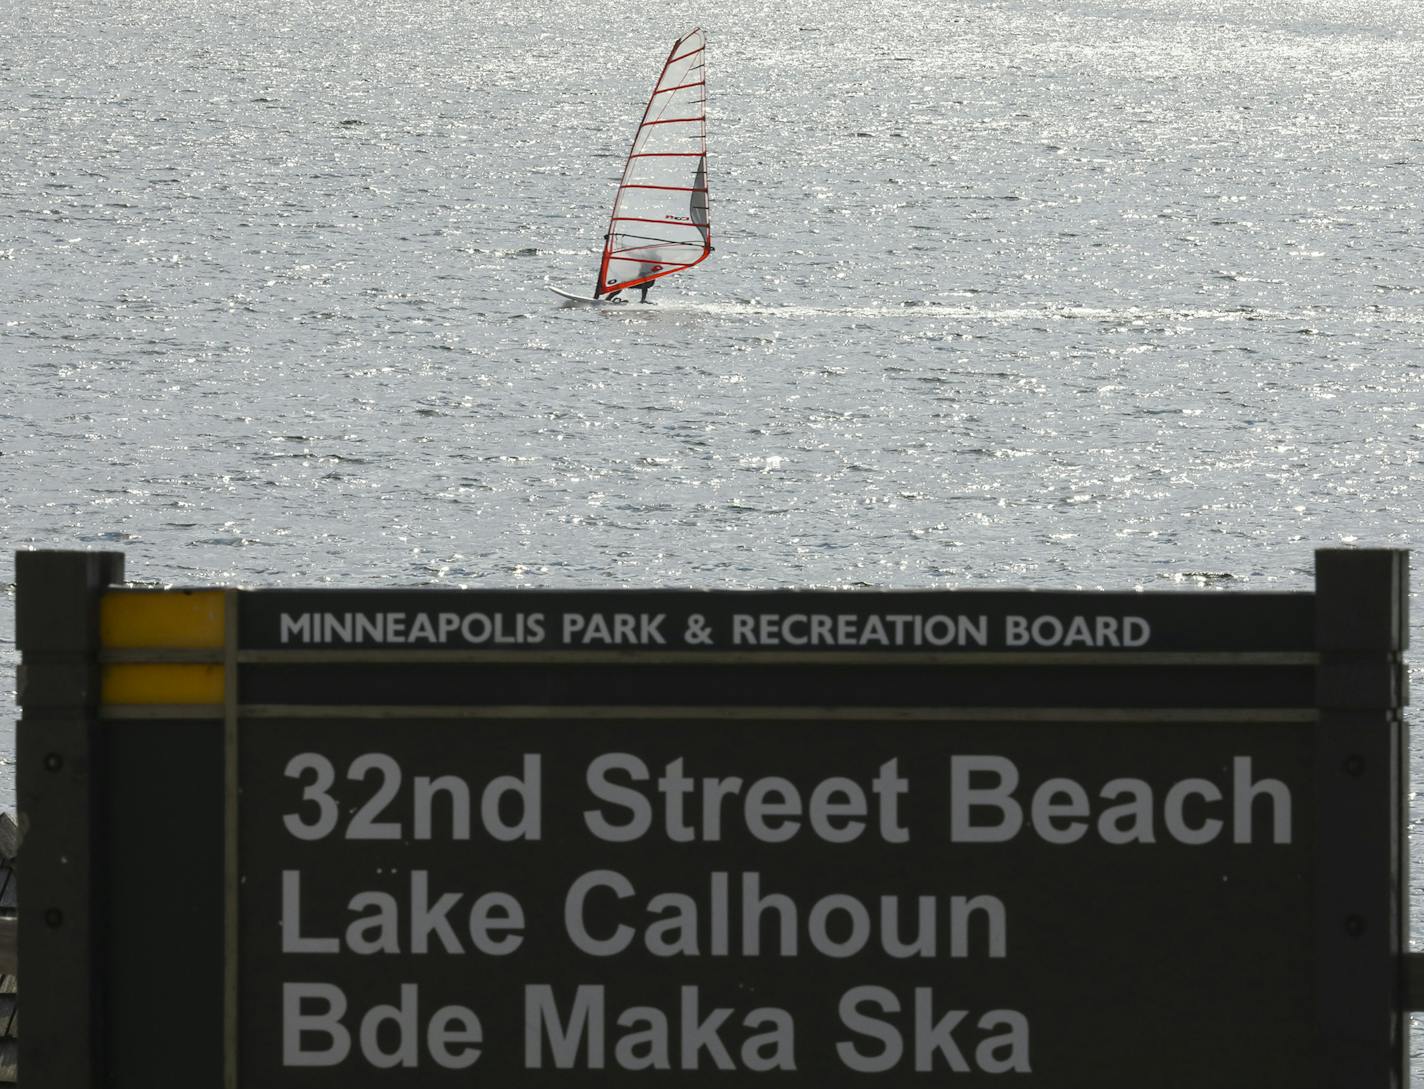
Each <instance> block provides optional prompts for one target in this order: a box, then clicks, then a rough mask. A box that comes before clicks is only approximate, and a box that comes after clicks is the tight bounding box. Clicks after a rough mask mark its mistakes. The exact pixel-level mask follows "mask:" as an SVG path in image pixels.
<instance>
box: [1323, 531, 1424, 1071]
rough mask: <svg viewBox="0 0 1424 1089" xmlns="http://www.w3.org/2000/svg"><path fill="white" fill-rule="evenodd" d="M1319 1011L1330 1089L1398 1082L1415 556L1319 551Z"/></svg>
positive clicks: (1403, 1054) (1402, 1063)
mask: <svg viewBox="0 0 1424 1089" xmlns="http://www.w3.org/2000/svg"><path fill="white" fill-rule="evenodd" d="M1315 579H1316V590H1315V599H1316V613H1315V641H1316V647H1317V649H1318V651H1319V654H1320V664H1319V667H1318V671H1317V675H1316V705H1317V707H1318V709H1319V727H1318V730H1317V736H1318V738H1319V741H1318V744H1317V749H1316V753H1317V764H1316V767H1317V783H1318V790H1319V795H1320V797H1319V799H1318V801H1319V806H1318V809H1317V812H1319V813H1320V814H1321V819H1320V821H1319V823H1318V826H1317V827H1316V829H1315V834H1316V837H1317V841H1318V846H1317V851H1318V854H1319V858H1320V866H1321V872H1322V874H1324V875H1327V876H1326V878H1325V879H1324V880H1322V881H1321V882H1320V885H1319V892H1318V895H1317V898H1316V916H1317V920H1316V927H1317V942H1318V946H1317V948H1318V950H1319V957H1320V971H1319V975H1318V979H1319V981H1320V982H1319V986H1320V993H1319V995H1318V1008H1319V1010H1320V1017H1321V1025H1322V1027H1323V1028H1324V1030H1325V1032H1326V1035H1327V1041H1326V1046H1327V1062H1328V1072H1327V1081H1326V1083H1325V1084H1328V1085H1329V1086H1331V1087H1332V1089H1333V1087H1338V1089H1350V1087H1352V1086H1360V1085H1372V1086H1373V1085H1390V1086H1396V1087H1397V1086H1402V1085H1404V1083H1405V1077H1406V1070H1405V1067H1406V1065H1407V1046H1406V1045H1407V1042H1408V1041H1407V1040H1405V1039H1402V1038H1401V1037H1402V1036H1403V1035H1404V1017H1403V1014H1402V1010H1403V1008H1404V988H1403V969H1404V960H1403V956H1402V954H1403V952H1404V950H1405V949H1406V948H1407V940H1406V934H1405V927H1406V918H1405V917H1406V914H1407V913H1406V912H1405V910H1404V907H1405V895H1406V890H1407V888H1408V884H1407V882H1406V881H1405V860H1406V857H1407V856H1406V851H1405V838H1404V829H1405V828H1406V827H1407V822H1406V817H1405V812H1404V807H1405V804H1406V794H1407V791H1406V790H1405V789H1404V777H1405V776H1407V774H1408V762H1407V757H1406V755H1405V740H1406V739H1405V734H1404V729H1403V724H1402V709H1403V705H1404V702H1405V693H1404V691H1403V684H1402V678H1403V669H1402V668H1401V666H1400V656H1401V653H1402V652H1403V650H1404V648H1405V646H1406V644H1407V638H1408V636H1407V632H1408V624H1407V614H1408V581H1409V553H1408V552H1405V551H1396V550H1384V549H1380V550H1368V551H1367V550H1355V549H1321V550H1320V551H1317V552H1316V554H1315ZM1347 995H1349V996H1354V997H1353V998H1350V999H1346V998H1345V996H1347Z"/></svg>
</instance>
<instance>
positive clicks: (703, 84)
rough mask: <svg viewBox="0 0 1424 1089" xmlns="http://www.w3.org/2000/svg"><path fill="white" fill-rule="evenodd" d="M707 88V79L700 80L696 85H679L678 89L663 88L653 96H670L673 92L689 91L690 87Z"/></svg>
mask: <svg viewBox="0 0 1424 1089" xmlns="http://www.w3.org/2000/svg"><path fill="white" fill-rule="evenodd" d="M706 86H707V81H706V80H705V79H699V80H698V81H697V82H696V83H679V84H678V85H677V86H676V87H663V88H662V89H660V90H657V91H654V92H653V96H654V97H657V96H658V95H665V94H669V93H671V92H672V91H685V90H687V89H688V88H689V87H706Z"/></svg>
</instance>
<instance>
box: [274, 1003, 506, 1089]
mask: <svg viewBox="0 0 1424 1089" xmlns="http://www.w3.org/2000/svg"><path fill="white" fill-rule="evenodd" d="M419 1002H420V997H419V988H418V987H417V986H416V985H415V984H414V983H402V984H401V985H400V999H399V1001H398V1002H397V1003H396V1004H395V1005H378V1006H372V1007H371V1009H369V1010H368V1011H366V1013H365V1014H364V1015H363V1016H362V1018H361V1022H360V1027H359V1028H358V1029H357V1033H356V1042H357V1045H358V1048H359V1051H360V1054H361V1058H362V1059H363V1060H364V1061H365V1062H366V1063H368V1064H370V1065H371V1066H374V1067H377V1068H378V1069H383V1070H389V1069H391V1068H393V1067H397V1066H401V1067H416V1066H419V1065H420V1058H421V1055H420V1042H421V1032H420V1008H419ZM313 1005H315V1007H316V1008H315V1009H313V1008H312V1007H313ZM349 1005H350V1003H349V1001H348V1000H347V997H346V992H345V991H343V990H342V989H341V988H340V987H337V986H336V985H335V984H331V983H284V984H283V985H282V1065H284V1066H304V1067H319V1066H337V1065H339V1064H341V1063H343V1062H345V1061H346V1059H347V1057H348V1056H349V1055H350V1054H351V1050H352V1048H351V1044H352V1040H351V1030H350V1028H348V1027H347V1024H346V1021H345V1018H346V1011H347V1009H348V1008H349ZM383 1025H385V1026H389V1029H388V1031H386V1032H385V1033H382V1032H381V1028H382V1026H383ZM390 1030H394V1031H390ZM383 1036H384V1038H385V1041H386V1042H385V1043H383V1042H382V1037H383ZM483 1037H484V1034H483V1029H482V1027H481V1025H480V1019H479V1017H477V1016H476V1015H475V1012H474V1011H473V1010H470V1009H467V1008H465V1007H464V1006H444V1007H441V1008H440V1009H438V1010H436V1011H435V1013H433V1014H432V1015H431V1017H430V1021H429V1023H428V1024H427V1026H426V1030H425V1034H424V1038H425V1050H426V1052H427V1054H429V1056H430V1058H431V1059H433V1060H434V1061H435V1065H437V1066H441V1067H444V1068H445V1069H447V1070H464V1069H466V1068H467V1067H470V1066H473V1065H474V1063H475V1062H476V1060H478V1059H479V1057H480V1047H479V1045H480V1043H482V1042H483ZM392 1040H393V1041H394V1046H390V1045H391V1042H392Z"/></svg>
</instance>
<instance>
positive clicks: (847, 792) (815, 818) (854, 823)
mask: <svg viewBox="0 0 1424 1089" xmlns="http://www.w3.org/2000/svg"><path fill="white" fill-rule="evenodd" d="M651 778H652V773H651V772H650V771H649V770H648V765H647V764H645V763H644V762H643V761H642V760H641V759H639V758H638V757H636V756H634V755H632V754H631V753H607V754H605V755H603V756H600V757H598V758H597V759H595V760H594V761H593V762H592V763H590V764H589V766H588V777H587V781H588V789H589V791H590V793H592V794H593V796H594V797H595V798H597V799H598V800H599V801H600V802H604V803H605V805H604V806H602V807H600V808H597V809H589V810H585V812H584V823H585V824H586V825H587V827H588V829H589V831H591V832H592V833H593V834H594V835H595V836H597V837H598V838H599V839H601V840H604V841H606V842H608V843H627V842H629V841H631V840H637V839H642V838H643V837H644V836H646V835H648V833H649V832H650V831H651V830H652V829H653V827H654V805H653V802H652V801H651V800H649V798H648V797H647V794H646V792H645V791H644V790H642V789H639V788H637V787H635V786H633V785H625V783H626V784H634V783H647V782H649V781H650V780H651ZM619 780H623V781H621V782H620V781H619ZM654 785H655V787H656V794H657V795H658V796H659V802H660V805H661V808H662V821H661V822H660V824H659V827H660V831H661V832H662V833H663V834H664V835H666V836H667V838H668V839H670V840H672V841H673V842H674V843H691V842H693V841H696V840H703V841H706V842H716V841H717V840H720V839H721V838H722V836H723V830H724V824H725V823H726V822H727V821H728V820H729V819H730V820H732V821H735V823H736V824H738V825H739V826H740V827H741V828H745V829H746V830H747V831H749V832H750V833H751V834H752V835H753V836H754V837H756V838H757V839H759V840H761V841H762V842H763V843H782V842H785V841H786V840H789V839H792V838H793V837H795V836H796V835H798V834H799V833H800V832H801V831H802V829H803V828H804V827H805V826H806V825H807V824H809V826H810V830H811V833H812V835H815V836H816V837H818V838H820V839H823V840H825V841H827V842H828V843H849V842H851V841H852V840H855V839H858V838H860V836H861V834H862V833H863V832H864V831H865V830H866V827H867V823H870V824H873V826H874V829H875V834H877V835H878V836H879V837H880V838H881V839H882V840H884V841H885V842H886V843H904V842H906V841H907V840H908V839H909V838H910V834H909V831H908V830H907V829H906V828H905V826H904V825H903V824H902V823H901V819H900V810H899V803H900V799H901V797H902V796H903V795H904V794H905V792H906V791H907V790H908V789H909V783H908V782H907V781H906V780H905V779H904V778H902V777H901V776H900V774H899V761H897V760H889V761H887V762H886V763H884V764H882V765H881V767H880V771H879V772H878V773H877V774H876V776H875V778H874V779H872V780H871V782H870V793H872V794H874V795H875V796H876V798H877V804H876V806H875V817H874V819H873V820H871V818H870V817H869V814H870V803H869V801H868V799H867V797H866V792H865V789H864V788H863V787H861V786H860V784H858V783H856V782H855V781H854V780H852V779H847V778H844V777H842V776H833V777H831V778H829V779H826V780H824V781H823V782H821V783H819V784H817V786H816V787H815V788H814V789H813V790H812V791H811V796H810V799H809V802H808V801H806V800H803V798H802V792H801V790H800V789H798V788H797V787H796V785H795V784H794V783H792V782H791V781H790V780H789V779H784V778H782V777H780V776H775V775H770V776H765V777H763V778H760V779H753V780H751V781H750V782H748V781H745V780H743V779H742V777H741V776H736V775H733V776H726V777H723V778H718V777H713V776H709V777H704V778H701V779H694V778H691V777H689V776H687V775H685V774H683V761H682V758H681V757H678V758H677V759H675V760H671V761H669V762H668V763H667V765H666V766H665V767H664V770H663V774H662V775H661V776H659V777H658V779H657V782H656V783H655V784H654ZM733 799H735V800H733ZM699 803H700V804H699ZM738 803H740V804H738ZM729 809H730V811H731V814H732V816H731V817H730V818H729V817H728V814H727V811H728V810H729ZM738 817H740V820H738V819H737V818H738Z"/></svg>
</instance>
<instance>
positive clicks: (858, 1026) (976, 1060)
mask: <svg viewBox="0 0 1424 1089" xmlns="http://www.w3.org/2000/svg"><path fill="white" fill-rule="evenodd" d="M901 1011H902V1006H901V1002H900V999H899V997H898V996H897V995H896V994H895V992H893V991H891V990H889V989H888V988H885V987H874V986H864V987H852V988H851V989H850V990H849V991H847V992H846V993H845V994H844V995H842V996H841V1003H840V1016H841V1023H842V1024H843V1025H845V1027H846V1028H848V1029H850V1030H851V1032H854V1033H855V1034H856V1035H858V1036H862V1037H869V1039H870V1040H872V1041H874V1044H873V1045H867V1044H864V1043H861V1042H858V1041H853V1040H843V1041H840V1042H839V1043H837V1044H836V1053H837V1054H838V1055H839V1056H840V1059H841V1062H843V1063H844V1064H845V1065H846V1066H847V1067H848V1068H849V1069H851V1070H855V1071H857V1072H858V1073H862V1074H880V1073H884V1072H885V1071H887V1070H893V1069H895V1068H896V1067H897V1066H900V1065H901V1063H902V1061H903V1060H904V1059H905V1032H904V1031H902V1029H901V1028H900V1027H899V1026H898V1025H896V1023H895V1022H894V1021H893V1020H890V1019H889V1016H890V1015H891V1014H899V1013H901ZM913 1016H914V1020H913V1022H912V1024H911V1025H910V1026H909V1035H910V1038H911V1044H912V1050H913V1059H912V1060H911V1062H910V1063H908V1064H906V1065H909V1066H911V1067H912V1068H913V1069H914V1070H915V1071H916V1072H917V1073H928V1072H929V1071H932V1070H944V1069H948V1070H951V1071H953V1072H954V1073H957V1074H968V1073H972V1072H974V1071H976V1070H977V1071H979V1072H981V1073H985V1074H1007V1073H1020V1074H1027V1073H1030V1072H1031V1070H1032V1068H1031V1066H1030V1065H1029V1050H1028V1018H1027V1017H1025V1016H1024V1015H1023V1014H1022V1013H1020V1012H1019V1011H1018V1010H989V1011H988V1012H987V1013H984V1014H981V1015H980V1016H979V1018H978V1019H977V1021H975V1022H974V1028H975V1029H977V1030H978V1031H977V1033H976V1034H975V1038H974V1039H973V1044H974V1048H973V1050H972V1051H971V1052H970V1053H969V1054H968V1055H966V1054H965V1052H964V1050H963V1048H962V1046H961V1041H962V1042H963V1043H964V1044H968V1043H969V1042H970V1041H969V1032H970V1030H969V1029H968V1028H965V1029H964V1031H963V1032H961V1034H960V1036H959V1037H958V1038H956V1037H955V1035H954V1034H955V1033H956V1032H957V1031H960V1029H961V1026H963V1025H964V1022H965V1021H967V1020H968V1018H969V1017H970V1011H969V1010H946V1011H944V1012H943V1013H940V1014H939V1015H938V1016H936V1009H935V1005H934V991H933V990H932V989H931V988H929V987H916V988H915V1000H914V1010H913Z"/></svg>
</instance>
